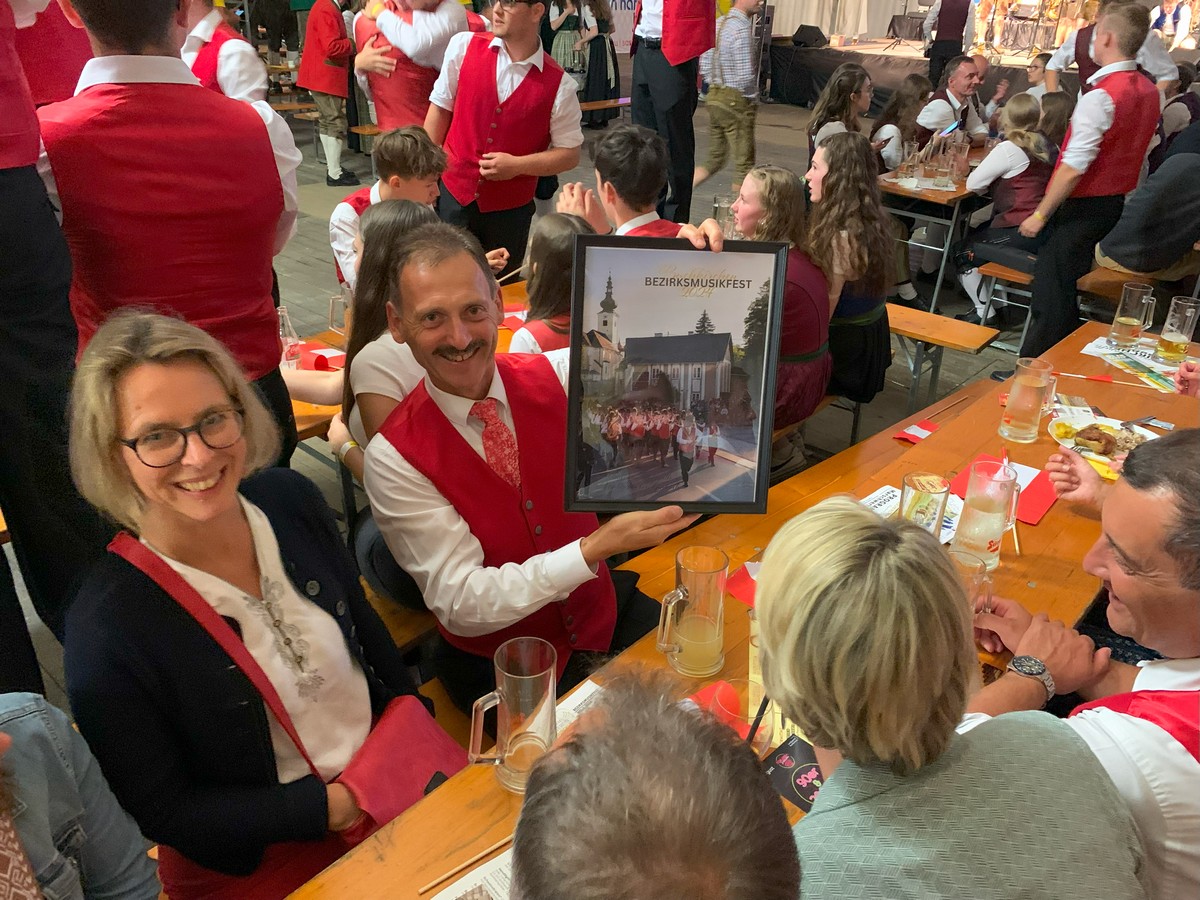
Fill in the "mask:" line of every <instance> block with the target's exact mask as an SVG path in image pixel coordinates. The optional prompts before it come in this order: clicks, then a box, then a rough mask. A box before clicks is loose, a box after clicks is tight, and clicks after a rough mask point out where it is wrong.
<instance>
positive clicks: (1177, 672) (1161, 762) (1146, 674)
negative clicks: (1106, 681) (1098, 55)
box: [958, 91, 1200, 900]
mask: <svg viewBox="0 0 1200 900" xmlns="http://www.w3.org/2000/svg"><path fill="white" fill-rule="evenodd" d="M1092 93H1095V91H1093V92H1092ZM1089 96H1090V94H1089ZM1140 667H1141V671H1140V672H1139V673H1138V676H1137V679H1136V680H1135V681H1134V683H1133V689H1134V690H1135V691H1163V690H1166V691H1200V659H1164V660H1156V661H1154V662H1144V663H1140ZM1196 702H1197V704H1198V705H1200V695H1198V696H1197V700H1196ZM987 719H988V716H985V715H983V714H981V713H968V714H967V715H966V716H965V717H964V718H963V721H962V723H961V724H960V725H959V726H958V730H959V731H960V732H963V731H970V730H971V729H972V728H974V727H975V726H976V725H979V724H980V723H982V722H985V721H987ZM1065 721H1066V723H1067V724H1068V725H1070V726H1071V727H1072V728H1074V729H1075V731H1076V733H1077V734H1078V735H1079V736H1080V737H1081V738H1083V740H1084V742H1086V743H1087V745H1088V746H1089V747H1090V748H1091V750H1092V752H1093V753H1094V754H1096V758H1097V759H1099V760H1100V764H1101V765H1102V766H1104V769H1105V771H1107V772H1108V775H1109V777H1110V778H1111V779H1112V781H1113V784H1114V785H1115V786H1116V788H1117V791H1118V792H1119V793H1120V794H1121V796H1122V797H1123V798H1124V799H1125V802H1126V804H1128V806H1129V811H1130V813H1131V814H1132V815H1133V820H1134V823H1135V824H1136V825H1137V829H1138V832H1139V835H1140V837H1141V839H1142V844H1143V847H1144V849H1145V851H1146V871H1147V872H1148V873H1149V878H1150V894H1149V895H1150V897H1152V898H1155V900H1173V898H1184V897H1195V896H1196V894H1197V885H1200V763H1197V762H1196V760H1195V759H1194V758H1193V757H1192V756H1191V754H1189V753H1188V752H1187V750H1186V749H1184V747H1183V746H1182V745H1181V744H1180V743H1179V742H1178V741H1176V740H1175V739H1174V738H1172V737H1170V736H1169V735H1167V734H1166V733H1165V732H1164V731H1163V730H1162V729H1161V728H1159V727H1158V726H1157V725H1155V724H1153V723H1151V722H1148V721H1146V720H1145V719H1139V718H1137V717H1135V716H1130V715H1126V714H1124V713H1118V712H1113V711H1112V710H1109V709H1093V710H1087V711H1086V712H1082V713H1080V714H1079V715H1077V716H1071V717H1070V718H1069V719H1066V720H1065Z"/></svg>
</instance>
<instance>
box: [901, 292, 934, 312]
mask: <svg viewBox="0 0 1200 900" xmlns="http://www.w3.org/2000/svg"><path fill="white" fill-rule="evenodd" d="M893 302H895V303H897V304H899V305H900V306H907V307H908V308H909V309H919V310H921V311H922V312H929V300H928V298H926V297H925V296H924V295H923V294H922V293H921V292H920V291H917V296H915V297H912V298H910V299H906V298H904V297H901V296H900V295H899V294H897V295H896V296H895V298H894V300H893Z"/></svg>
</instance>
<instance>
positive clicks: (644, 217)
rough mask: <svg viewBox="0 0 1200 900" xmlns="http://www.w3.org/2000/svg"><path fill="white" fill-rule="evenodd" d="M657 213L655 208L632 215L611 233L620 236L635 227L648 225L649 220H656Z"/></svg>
mask: <svg viewBox="0 0 1200 900" xmlns="http://www.w3.org/2000/svg"><path fill="white" fill-rule="evenodd" d="M658 218H659V216H658V213H657V212H656V211H655V210H653V209H652V210H650V212H648V213H642V214H641V215H640V216H634V217H633V218H632V219H630V220H629V221H628V222H626V223H625V224H624V225H622V226H621V227H619V228H617V229H616V230H615V231H614V232H613V234H614V235H616V236H618V237H620V236H621V235H623V234H629V232H631V231H633V229H635V228H641V227H642V226H643V225H649V224H650V223H651V222H656V221H658Z"/></svg>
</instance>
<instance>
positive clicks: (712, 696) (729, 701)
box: [689, 681, 750, 737]
mask: <svg viewBox="0 0 1200 900" xmlns="http://www.w3.org/2000/svg"><path fill="white" fill-rule="evenodd" d="M718 697H720V698H721V703H722V705H721V706H718V705H717V698H718ZM689 699H690V700H692V701H693V702H694V703H695V704H696V705H697V706H698V707H700V708H701V709H704V710H708V711H709V712H711V713H712V714H713V715H714V716H716V718H717V719H718V720H719V721H721V722H724V723H725V724H726V725H728V726H729V727H730V728H732V729H734V730H735V731H736V730H739V729H740V730H741V732H742V737H745V736H746V733H748V732H749V730H750V729H749V727H748V726H747V725H746V724H745V723H744V722H742V721H741V720H740V719H738V718H737V717H735V716H734V715H733V714H732V713H730V712H727V710H730V709H737V708H738V704H739V701H738V695H737V691H736V690H734V688H733V685H732V684H730V683H729V682H728V681H714V682H713V683H712V684H710V685H709V686H708V687H706V688H701V689H700V690H698V691H696V693H694V694H692V696H691V697H690V698H689Z"/></svg>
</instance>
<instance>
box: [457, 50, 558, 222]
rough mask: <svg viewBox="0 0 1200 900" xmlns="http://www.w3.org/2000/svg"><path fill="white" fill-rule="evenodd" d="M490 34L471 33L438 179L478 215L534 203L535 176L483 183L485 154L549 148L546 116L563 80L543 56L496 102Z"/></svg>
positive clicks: (496, 54) (517, 153) (494, 57)
mask: <svg viewBox="0 0 1200 900" xmlns="http://www.w3.org/2000/svg"><path fill="white" fill-rule="evenodd" d="M491 42H492V36H491V35H489V34H474V35H472V36H471V41H470V43H468V44H467V51H466V54H465V55H464V56H463V62H462V68H461V69H460V70H459V76H458V95H457V96H456V97H455V99H454V118H453V119H451V121H450V131H449V132H448V133H447V134H446V155H447V156H448V157H449V164H448V165H447V167H446V171H445V173H444V174H443V175H442V183H443V184H444V185H445V186H446V190H448V191H449V192H450V194H451V195H452V196H453V197H454V199H455V200H457V201H458V202H459V204H461V205H462V206H467V205H468V204H470V203H478V204H479V211H480V212H485V213H486V212H496V211H497V210H504V209H516V208H517V207H518V206H524V205H525V204H526V203H528V202H530V201H531V200H532V199H533V192H534V191H535V190H536V189H537V178H536V176H533V175H520V176H518V177H516V178H510V179H509V180H508V181H486V180H485V179H483V178H482V177H480V175H479V160H480V158H481V157H482V156H483V154H485V153H491V152H504V153H511V154H513V155H514V156H527V155H528V154H530V153H541V152H542V151H543V150H545V149H547V148H548V147H549V146H550V114H551V112H552V111H553V110H554V97H555V95H556V94H557V93H558V85H559V83H560V82H561V81H562V78H563V70H562V67H561V66H559V64H558V63H556V62H555V61H554V60H553V59H551V58H550V55H549V54H548V53H545V52H543V53H542V68H541V70H539V69H538V68H537V67H536V66H531V67H530V69H529V72H528V73H527V74H526V75H525V77H524V78H523V79H521V83H520V84H519V85H518V86H517V89H516V90H515V91H513V92H512V94H511V95H510V96H509V98H508V99H507V100H505V101H504V102H503V103H501V102H500V99H499V92H498V91H497V88H496V66H497V64H498V60H499V49H498V48H497V49H495V50H493V49H492V48H491V47H490V46H489V45H490V44H491Z"/></svg>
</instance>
